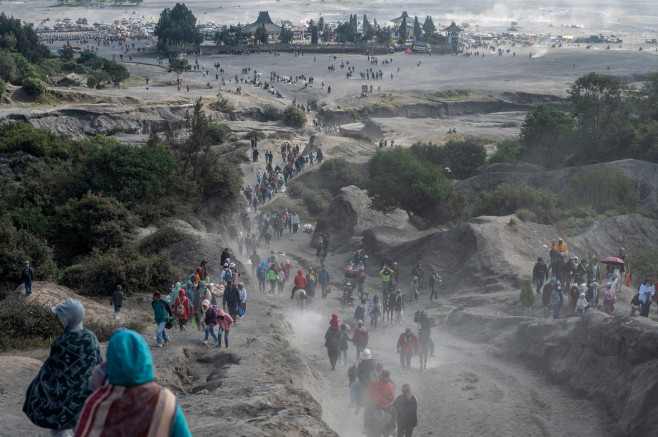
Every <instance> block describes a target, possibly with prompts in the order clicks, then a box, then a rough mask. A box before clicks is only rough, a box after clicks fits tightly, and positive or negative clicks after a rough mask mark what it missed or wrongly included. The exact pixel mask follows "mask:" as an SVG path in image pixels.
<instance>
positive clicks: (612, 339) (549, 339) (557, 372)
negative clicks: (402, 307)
mask: <svg viewBox="0 0 658 437" xmlns="http://www.w3.org/2000/svg"><path fill="white" fill-rule="evenodd" d="M445 328H446V329H448V330H449V331H450V332H452V333H453V334H455V335H458V336H461V337H465V338H468V339H469V340H471V341H475V342H480V343H486V344H493V345H495V346H496V347H497V348H499V349H498V350H499V353H501V354H504V355H505V356H506V357H507V358H517V359H519V360H522V361H523V362H524V364H526V365H528V366H530V367H531V368H533V369H536V370H537V371H541V372H542V373H544V374H545V375H547V377H548V379H549V380H550V381H551V382H554V383H556V384H559V385H563V386H564V387H565V388H567V389H569V390H573V391H575V392H576V394H577V395H579V396H582V397H583V398H587V399H596V400H598V402H599V403H601V404H602V406H603V407H604V408H605V409H606V410H607V411H608V413H609V414H610V416H611V420H610V422H611V423H613V424H614V427H615V428H616V429H615V431H616V434H617V435H656V434H658V420H656V417H658V404H656V402H655V400H656V399H657V398H658V372H656V369H658V355H657V354H656V350H658V325H656V324H655V322H652V321H650V320H648V319H644V318H642V317H640V318H639V319H631V318H629V317H623V316H615V317H611V316H608V315H606V314H605V313H603V312H598V311H588V312H587V313H585V315H584V316H583V317H582V318H576V317H573V318H569V319H562V320H547V319H527V318H522V317H503V318H501V317H494V316H491V315H486V314H478V313H475V312H471V311H460V310H456V311H454V312H453V313H452V314H451V315H450V316H449V317H448V320H447V322H446V325H445Z"/></svg>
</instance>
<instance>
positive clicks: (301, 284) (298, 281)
mask: <svg viewBox="0 0 658 437" xmlns="http://www.w3.org/2000/svg"><path fill="white" fill-rule="evenodd" d="M293 283H294V284H295V285H294V286H293V287H292V294H291V295H290V299H294V298H295V292H296V291H297V290H304V289H305V288H306V276H304V271H303V270H302V269H299V270H297V276H295V279H294V280H293Z"/></svg>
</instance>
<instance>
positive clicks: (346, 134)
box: [340, 130, 373, 143]
mask: <svg viewBox="0 0 658 437" xmlns="http://www.w3.org/2000/svg"><path fill="white" fill-rule="evenodd" d="M340 136H342V137H346V138H352V139H354V140H357V141H362V142H364V143H372V142H373V139H372V138H370V137H369V136H368V135H366V134H364V133H363V132H354V131H349V130H341V132H340Z"/></svg>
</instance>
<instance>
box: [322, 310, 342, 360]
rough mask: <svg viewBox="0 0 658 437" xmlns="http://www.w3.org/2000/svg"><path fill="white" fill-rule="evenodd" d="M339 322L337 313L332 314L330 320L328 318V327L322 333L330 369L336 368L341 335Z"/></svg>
mask: <svg viewBox="0 0 658 437" xmlns="http://www.w3.org/2000/svg"><path fill="white" fill-rule="evenodd" d="M339 323H340V322H339V321H338V314H335V313H334V314H332V315H331V320H329V329H327V332H326V333H325V334H324V340H325V341H324V346H325V347H326V348H327V355H329V363H330V364H331V370H336V361H338V353H339V352H340V342H341V339H342V336H343V334H342V331H341V330H340V325H339Z"/></svg>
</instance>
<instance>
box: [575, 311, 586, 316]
mask: <svg viewBox="0 0 658 437" xmlns="http://www.w3.org/2000/svg"><path fill="white" fill-rule="evenodd" d="M584 312H585V310H576V316H577V317H582V316H583V313H584Z"/></svg>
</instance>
